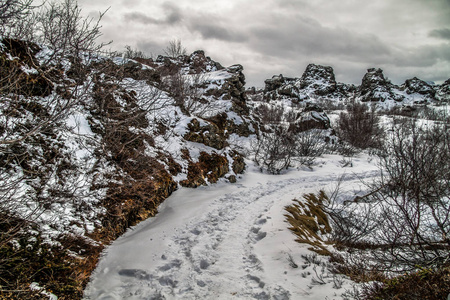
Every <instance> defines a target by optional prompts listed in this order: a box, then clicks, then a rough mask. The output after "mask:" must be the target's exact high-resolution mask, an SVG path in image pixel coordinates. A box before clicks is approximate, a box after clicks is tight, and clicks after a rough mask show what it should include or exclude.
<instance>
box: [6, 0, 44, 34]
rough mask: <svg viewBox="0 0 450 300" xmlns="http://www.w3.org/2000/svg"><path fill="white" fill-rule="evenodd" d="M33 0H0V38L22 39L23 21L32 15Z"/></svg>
mask: <svg viewBox="0 0 450 300" xmlns="http://www.w3.org/2000/svg"><path fill="white" fill-rule="evenodd" d="M32 3H33V0H2V1H1V2H0V36H3V37H12V38H20V37H23V36H24V35H25V34H24V30H26V32H29V31H28V29H30V28H28V29H26V28H24V25H25V22H24V21H25V20H26V19H27V18H29V17H30V15H32V13H33V9H35V8H36V7H35V6H33V5H32Z"/></svg>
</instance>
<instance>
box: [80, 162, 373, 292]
mask: <svg viewBox="0 0 450 300" xmlns="http://www.w3.org/2000/svg"><path fill="white" fill-rule="evenodd" d="M340 159H341V157H339V156H336V155H328V156H325V157H323V158H321V159H320V160H319V161H318V164H317V165H316V167H315V168H314V169H313V170H308V171H307V170H298V169H290V170H288V171H287V172H285V173H284V174H282V175H277V176H275V175H268V174H264V173H261V172H259V168H258V167H257V166H255V165H253V164H252V162H250V161H247V165H248V168H247V170H246V173H245V175H243V176H240V178H239V180H238V183H236V184H230V183H226V182H225V180H221V181H220V182H219V183H218V184H216V185H213V186H208V187H200V188H197V189H186V188H181V189H179V190H178V191H177V192H175V193H174V194H173V195H172V196H171V197H169V198H168V199H167V200H165V202H164V203H163V204H162V206H161V207H160V210H159V213H158V214H157V216H156V217H154V218H151V219H149V220H147V221H144V222H142V223H140V224H139V225H137V226H135V227H133V228H132V229H130V230H128V231H127V233H125V234H124V235H123V236H122V237H120V238H119V239H118V240H116V241H115V242H114V243H113V244H112V245H111V246H110V247H108V248H107V249H106V250H105V252H104V254H103V256H102V258H101V260H100V263H99V265H98V267H97V269H96V271H95V272H94V274H93V276H92V277H91V282H90V283H89V284H88V287H87V289H86V291H85V298H86V299H155V298H156V299H214V298H217V299H325V297H328V298H329V299H340V298H341V297H340V294H342V293H343V292H344V291H345V288H350V287H351V285H350V284H351V282H350V281H349V280H347V279H346V278H343V277H341V278H339V281H340V282H341V283H342V286H340V285H336V283H335V282H336V280H337V279H336V276H335V275H331V274H329V273H328V271H327V270H326V268H324V267H323V265H322V263H321V262H320V261H321V260H322V261H323V262H325V261H326V258H320V257H319V259H318V260H319V264H317V265H315V264H311V263H308V262H306V261H305V257H307V256H308V255H309V256H311V255H312V252H311V251H310V250H308V249H307V245H301V244H298V243H296V242H295V241H294V240H295V237H294V235H293V234H291V232H290V231H289V230H288V229H287V228H288V224H287V223H286V222H285V221H284V219H285V217H284V213H285V212H284V207H285V206H286V205H289V204H291V203H292V200H293V199H294V198H296V199H302V198H301V197H302V195H303V194H305V193H316V192H318V191H319V190H320V189H325V190H326V191H327V190H332V189H334V187H335V186H336V184H337V182H338V181H339V179H340V178H341V177H342V175H343V174H346V176H345V177H343V180H342V183H341V190H342V191H343V192H342V194H343V195H345V194H346V191H347V193H348V194H352V193H354V191H355V190H364V189H365V188H366V187H365V186H364V184H363V183H362V181H361V178H365V179H367V180H371V179H372V178H373V177H374V176H378V171H377V166H376V164H375V163H374V162H373V161H371V160H370V159H369V157H368V156H365V155H361V156H360V157H355V158H354V159H353V168H351V169H349V168H345V169H344V168H342V167H341V165H340V164H339V162H338V161H339V160H340ZM349 170H350V171H351V172H350V171H349ZM350 191H351V192H350ZM302 255H303V256H302ZM290 261H293V262H295V264H297V265H298V266H299V267H298V268H293V267H292V266H291V265H290ZM322 281H323V282H322ZM318 282H321V283H323V284H318Z"/></svg>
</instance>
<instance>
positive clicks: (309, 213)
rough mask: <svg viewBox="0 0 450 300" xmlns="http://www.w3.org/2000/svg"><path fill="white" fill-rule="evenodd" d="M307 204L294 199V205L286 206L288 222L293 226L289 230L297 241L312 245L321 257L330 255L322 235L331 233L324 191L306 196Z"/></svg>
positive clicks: (304, 196) (326, 198)
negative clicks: (325, 208) (324, 208)
mask: <svg viewBox="0 0 450 300" xmlns="http://www.w3.org/2000/svg"><path fill="white" fill-rule="evenodd" d="M303 198H304V199H305V200H306V202H305V203H303V202H301V201H299V200H297V199H294V204H292V205H289V206H286V207H285V210H286V211H287V214H285V217H286V221H287V222H288V223H289V224H290V225H291V227H289V229H290V230H291V231H292V232H293V233H294V234H295V235H296V236H297V239H296V241H297V242H299V243H304V244H308V245H311V248H310V250H313V251H315V252H317V253H318V254H321V255H330V252H329V250H328V249H327V248H326V242H325V241H324V240H323V239H322V235H325V234H328V233H331V227H330V223H329V221H328V217H327V215H326V214H325V212H324V211H323V203H324V202H325V201H328V197H327V195H326V194H325V192H324V191H320V192H319V193H318V194H317V195H315V194H312V193H311V194H305V195H303Z"/></svg>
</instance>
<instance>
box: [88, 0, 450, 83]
mask: <svg viewBox="0 0 450 300" xmlns="http://www.w3.org/2000/svg"><path fill="white" fill-rule="evenodd" d="M79 3H80V4H81V7H82V9H83V12H84V13H86V14H90V15H96V14H98V11H104V10H106V9H108V8H109V10H108V12H107V13H106V15H105V17H104V19H103V21H102V25H103V29H102V32H103V37H102V40H113V44H112V45H111V46H110V47H111V48H112V49H113V50H123V49H124V46H125V45H129V46H131V47H132V48H135V49H139V50H142V51H144V52H146V53H148V54H153V55H154V56H156V55H158V54H162V53H163V49H164V48H165V47H166V46H167V44H168V43H169V41H171V40H174V39H180V40H181V42H182V44H183V45H184V46H185V47H186V48H187V50H188V52H189V53H191V52H193V51H195V50H198V49H202V50H204V51H205V52H206V55H207V56H210V57H211V58H212V59H213V60H215V61H218V62H220V63H221V64H222V65H223V66H230V65H233V64H242V65H243V66H244V74H245V75H246V78H247V85H248V86H261V87H262V86H263V85H264V79H266V78H271V77H272V75H275V74H283V75H284V76H292V77H300V76H301V75H302V74H303V71H304V70H305V68H306V66H307V65H308V64H309V63H316V64H322V65H328V66H332V67H333V68H334V72H335V75H336V79H337V80H338V81H340V82H345V83H355V84H360V83H361V79H362V77H363V75H364V74H365V72H366V69H367V68H370V67H379V68H382V69H383V70H384V73H385V75H386V76H387V77H389V78H390V79H391V80H392V81H393V82H394V83H397V84H400V83H403V82H404V80H405V79H407V78H412V77H413V76H417V77H419V78H421V79H423V80H427V81H435V82H438V83H442V82H443V81H445V80H446V79H448V78H450V0H339V1H337V0H310V1H303V0H239V1H238V0H176V1H175V0H174V1H166V0H95V1H94V0H79Z"/></svg>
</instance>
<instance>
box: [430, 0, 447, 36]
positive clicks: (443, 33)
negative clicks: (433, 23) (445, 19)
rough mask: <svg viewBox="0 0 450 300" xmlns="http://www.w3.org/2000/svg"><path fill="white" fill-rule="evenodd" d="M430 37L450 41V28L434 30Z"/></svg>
mask: <svg viewBox="0 0 450 300" xmlns="http://www.w3.org/2000/svg"><path fill="white" fill-rule="evenodd" d="M449 1H450V0H449ZM430 36H431V37H435V38H439V39H443V40H450V29H449V28H442V29H434V30H431V31H430Z"/></svg>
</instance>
